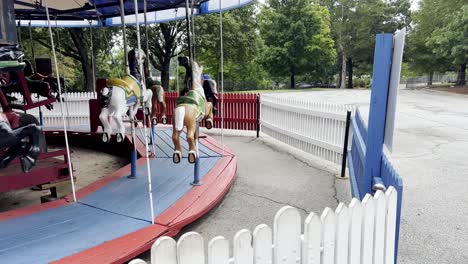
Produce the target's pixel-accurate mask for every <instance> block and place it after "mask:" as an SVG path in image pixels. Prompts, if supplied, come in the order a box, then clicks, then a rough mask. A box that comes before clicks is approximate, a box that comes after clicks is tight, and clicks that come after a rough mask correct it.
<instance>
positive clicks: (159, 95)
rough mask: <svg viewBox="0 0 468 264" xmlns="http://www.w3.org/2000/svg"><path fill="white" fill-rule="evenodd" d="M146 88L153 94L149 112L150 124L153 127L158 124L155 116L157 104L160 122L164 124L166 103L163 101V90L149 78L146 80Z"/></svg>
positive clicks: (155, 81) (156, 82) (159, 83)
mask: <svg viewBox="0 0 468 264" xmlns="http://www.w3.org/2000/svg"><path fill="white" fill-rule="evenodd" d="M146 86H148V87H149V88H148V89H150V90H151V91H152V92H153V102H152V104H153V109H152V110H151V124H152V125H153V126H155V125H157V123H158V117H157V116H156V114H157V112H158V107H157V104H159V106H160V107H161V122H162V123H163V124H166V123H167V117H166V102H165V100H164V99H165V96H164V88H163V87H162V86H161V82H159V81H157V80H154V79H153V78H151V77H149V78H147V79H146Z"/></svg>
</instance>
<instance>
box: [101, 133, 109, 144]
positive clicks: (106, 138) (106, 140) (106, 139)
mask: <svg viewBox="0 0 468 264" xmlns="http://www.w3.org/2000/svg"><path fill="white" fill-rule="evenodd" d="M109 138H110V136H109V134H107V133H104V134H102V142H104V143H107V142H109Z"/></svg>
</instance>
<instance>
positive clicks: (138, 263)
mask: <svg viewBox="0 0 468 264" xmlns="http://www.w3.org/2000/svg"><path fill="white" fill-rule="evenodd" d="M128 264H147V263H146V261H144V260H142V259H134V260H132V261H130V262H129V263H128Z"/></svg>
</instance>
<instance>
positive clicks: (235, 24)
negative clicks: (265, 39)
mask: <svg viewBox="0 0 468 264" xmlns="http://www.w3.org/2000/svg"><path fill="white" fill-rule="evenodd" d="M257 7H258V6H257V4H256V3H255V4H251V5H247V6H244V7H242V8H239V9H236V10H232V11H229V12H225V13H223V44H224V46H223V51H224V54H223V57H224V80H225V85H224V87H225V90H234V89H235V90H246V89H264V88H266V87H267V86H269V82H268V81H267V80H266V78H267V74H266V72H265V70H264V69H263V67H262V66H261V65H260V62H259V55H260V53H261V51H262V49H263V43H262V40H261V38H260V35H259V34H258V30H257V28H258V25H257V18H256V10H257ZM219 22H220V17H219V14H211V15H206V16H201V17H197V18H196V20H195V25H196V26H195V57H196V59H197V60H199V61H200V62H201V63H202V65H203V66H204V71H205V72H206V73H209V74H211V75H212V76H213V77H214V78H216V79H217V80H220V69H221V68H220V58H221V54H220V51H221V46H220V24H219Z"/></svg>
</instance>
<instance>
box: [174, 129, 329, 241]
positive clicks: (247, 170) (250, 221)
mask: <svg viewBox="0 0 468 264" xmlns="http://www.w3.org/2000/svg"><path fill="white" fill-rule="evenodd" d="M214 137H215V138H217V139H218V140H221V138H220V137H219V136H214ZM224 142H225V144H226V145H227V146H228V147H229V148H231V149H232V150H233V151H234V152H235V153H236V155H237V159H238V175H237V180H236V181H235V183H234V185H233V186H232V187H231V190H230V191H229V192H228V193H227V195H226V196H225V198H224V199H223V200H222V201H221V203H220V204H219V205H218V206H217V207H215V208H214V209H213V210H211V211H210V212H209V213H208V214H207V215H205V216H204V217H203V218H201V219H199V220H198V221H196V222H195V223H193V224H191V225H189V226H187V227H186V228H184V230H182V232H181V234H183V233H185V232H188V231H197V232H199V233H201V234H203V237H204V238H205V242H206V243H208V241H209V240H210V239H211V238H213V237H215V236H219V235H222V236H224V237H226V238H227V239H229V240H231V241H232V238H233V237H234V235H235V233H236V232H237V231H239V230H241V229H245V228H247V229H250V230H252V231H253V229H254V228H255V227H256V226H257V225H259V224H267V225H269V226H270V227H272V226H273V218H274V216H275V213H276V212H277V211H278V210H279V209H280V208H281V207H283V206H285V205H290V206H293V207H296V208H298V209H299V210H300V212H301V214H302V215H303V219H305V217H306V216H307V214H308V213H310V212H315V213H317V214H321V213H322V211H323V210H324V209H325V207H327V206H328V207H331V208H333V209H334V208H336V206H337V205H338V202H337V199H336V189H335V175H334V174H332V173H330V172H327V171H324V170H320V169H317V168H314V167H312V166H311V165H309V164H308V163H305V162H302V161H301V160H299V159H297V158H296V157H294V156H293V155H291V154H289V153H286V152H284V151H283V150H282V149H279V148H277V147H276V146H275V145H273V144H269V143H266V142H265V141H264V140H262V139H256V138H255V137H233V136H225V137H224Z"/></svg>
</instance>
